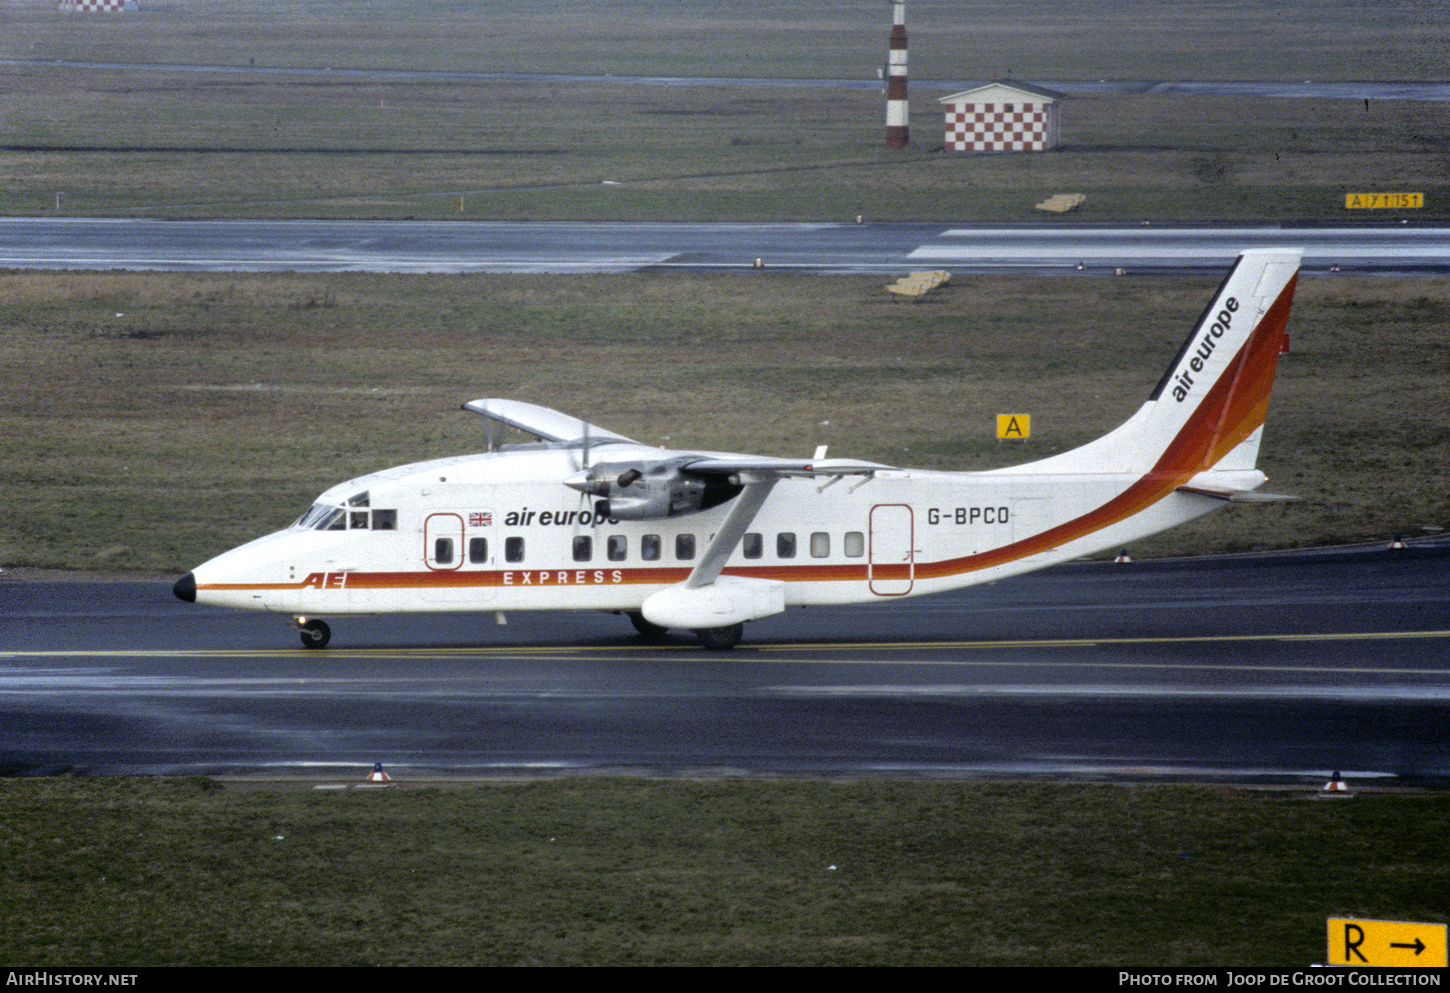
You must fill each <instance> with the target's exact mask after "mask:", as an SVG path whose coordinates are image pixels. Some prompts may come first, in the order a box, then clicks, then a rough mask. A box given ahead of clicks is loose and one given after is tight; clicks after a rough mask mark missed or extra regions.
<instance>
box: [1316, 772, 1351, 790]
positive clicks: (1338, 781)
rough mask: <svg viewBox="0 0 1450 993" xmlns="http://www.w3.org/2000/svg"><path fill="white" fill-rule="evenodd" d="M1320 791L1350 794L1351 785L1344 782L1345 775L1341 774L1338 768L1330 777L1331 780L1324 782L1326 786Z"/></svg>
mask: <svg viewBox="0 0 1450 993" xmlns="http://www.w3.org/2000/svg"><path fill="white" fill-rule="evenodd" d="M1319 792H1320V793H1343V794H1346V795H1348V794H1349V787H1348V786H1346V785H1345V784H1344V777H1343V776H1341V775H1340V774H1339V770H1338V769H1335V770H1334V773H1333V775H1331V776H1330V777H1329V782H1327V783H1325V784H1324V788H1323V789H1322V790H1320V791H1319Z"/></svg>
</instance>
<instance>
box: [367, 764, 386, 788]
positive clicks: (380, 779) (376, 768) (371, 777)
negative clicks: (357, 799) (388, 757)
mask: <svg viewBox="0 0 1450 993" xmlns="http://www.w3.org/2000/svg"><path fill="white" fill-rule="evenodd" d="M368 782H370V783H387V782H391V780H390V779H389V778H388V774H387V773H386V772H384V771H383V764H382V763H381V762H374V763H373V771H372V772H370V773H368Z"/></svg>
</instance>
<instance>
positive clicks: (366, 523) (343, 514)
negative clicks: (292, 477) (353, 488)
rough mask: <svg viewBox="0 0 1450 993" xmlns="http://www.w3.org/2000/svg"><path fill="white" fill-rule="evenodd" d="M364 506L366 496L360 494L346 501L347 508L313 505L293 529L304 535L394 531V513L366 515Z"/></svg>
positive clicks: (390, 511) (368, 513)
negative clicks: (324, 532)
mask: <svg viewBox="0 0 1450 993" xmlns="http://www.w3.org/2000/svg"><path fill="white" fill-rule="evenodd" d="M367 506H368V495H367V494H366V493H360V494H358V495H357V496H355V497H353V498H352V499H350V500H348V502H347V506H346V507H339V506H336V505H335V504H330V503H314V504H313V505H312V506H311V507H309V508H308V510H307V513H305V514H303V515H302V516H301V517H299V518H297V523H295V524H293V525H292V526H293V527H294V528H298V529H300V530H303V531H346V530H348V529H349V528H351V529H353V530H355V531H367V530H373V531H392V530H395V529H396V528H397V526H398V512H397V511H396V510H373V511H369V510H367V509H366V508H367ZM356 508H363V509H356Z"/></svg>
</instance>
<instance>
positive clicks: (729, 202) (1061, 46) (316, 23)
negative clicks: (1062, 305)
mask: <svg viewBox="0 0 1450 993" xmlns="http://www.w3.org/2000/svg"><path fill="white" fill-rule="evenodd" d="M263 7H264V8H265V10H266V11H267V13H268V15H269V16H267V17H258V16H256V11H257V9H258V8H257V7H256V6H255V5H253V6H249V7H247V8H245V9H243V8H237V7H235V6H234V5H229V4H226V3H223V2H221V0H176V2H174V3H171V4H167V5H165V6H164V7H157V8H155V9H152V10H147V11H142V12H141V13H140V14H139V15H132V16H129V17H127V16H125V15H118V16H113V17H109V18H107V17H99V16H94V17H74V16H65V15H61V14H59V13H57V12H56V11H55V10H54V9H53V7H51V6H46V5H43V4H40V3H25V2H21V0H3V2H0V16H3V17H4V18H5V28H6V30H5V31H3V32H0V57H6V58H14V59H21V60H27V63H28V64H24V65H12V66H0V174H3V175H5V176H6V179H7V181H6V182H5V183H4V184H0V213H10V214H46V213H52V212H55V211H56V210H60V211H62V212H64V213H66V214H70V215H84V216H128V217H130V216H163V217H192V216H308V217H313V216H321V217H358V216H363V217H436V218H458V217H466V218H509V219H551V218H576V219H577V218H591V219H593V218H599V219H654V220H840V219H844V218H848V217H852V216H855V215H856V214H864V215H865V216H867V217H870V218H873V219H878V220H932V221H940V220H960V221H1030V220H1042V219H1043V217H1044V215H1042V214H1041V213H1040V212H1037V211H1034V210H1033V205H1034V204H1036V203H1037V202H1039V201H1041V200H1042V199H1044V198H1045V197H1046V196H1047V195H1049V194H1051V193H1057V192H1080V193H1084V194H1085V195H1086V196H1087V198H1088V199H1087V201H1086V203H1085V204H1084V205H1083V207H1082V208H1081V209H1080V210H1079V211H1078V212H1077V213H1076V214H1074V215H1073V216H1074V217H1075V218H1080V219H1083V220H1090V221H1091V220H1098V221H1103V220H1137V219H1141V218H1149V219H1163V220H1246V219H1252V220H1259V219H1263V220H1301V221H1304V220H1313V221H1322V220H1333V219H1339V220H1343V219H1353V220H1361V219H1364V218H1363V217H1362V216H1360V215H1361V212H1354V213H1353V214H1347V212H1346V211H1345V209H1344V194H1345V193H1346V192H1350V191H1361V190H1363V191H1406V190H1408V191H1419V192H1424V193H1425V194H1426V206H1425V207H1424V208H1423V209H1422V210H1419V211H1416V212H1415V216H1417V217H1422V218H1427V219H1443V218H1445V217H1447V216H1450V195H1447V194H1450V174H1447V162H1450V103H1444V102H1441V103H1436V102H1421V103H1417V102H1403V101H1393V102H1377V103H1374V104H1373V105H1371V106H1367V107H1366V106H1362V105H1361V103H1360V102H1359V101H1349V100H1287V99H1242V98H1230V97H1202V98H1187V97H1163V96H1152V95H1139V96H1111V97H1110V96H1099V97H1073V98H1071V99H1069V100H1067V101H1066V102H1065V103H1064V105H1063V121H1064V123H1063V148H1062V149H1061V150H1060V151H1059V152H1056V153H1053V154H1050V155H994V156H963V155H948V154H945V153H943V152H942V151H941V146H942V127H941V115H940V109H939V107H938V105H937V103H936V100H937V98H938V97H940V96H943V95H945V92H944V91H942V90H930V89H926V88H925V87H924V86H919V87H918V88H917V89H916V90H914V91H913V98H912V103H913V108H912V115H913V116H912V120H913V135H914V141H913V145H912V147H911V148H910V149H909V150H906V151H899V152H891V151H888V150H886V149H885V148H883V147H882V145H883V134H884V130H883V129H884V110H883V103H882V94H881V93H880V92H879V91H876V90H874V89H868V90H849V89H815V88H793V87H741V86H729V85H720V86H663V85H644V86H642V85H624V84H615V83H611V82H609V80H608V79H607V78H606V79H593V80H586V81H569V80H560V79H468V78H452V79H438V78H433V79H417V78H401V77H393V78H386V77H385V78H378V77H359V76H340V75H336V74H332V75H328V74H324V73H318V74H316V75H281V74H277V73H269V72H267V71H266V70H268V69H269V68H271V69H276V68H298V67H301V68H315V69H327V68H329V67H338V68H349V69H351V68H370V69H387V70H427V71H456V72H523V73H541V72H543V73H564V72H582V73H590V74H597V75H604V76H607V75H625V74H648V75H663V76H697V75H708V76H719V77H725V78H731V77H743V76H763V77H786V78H840V79H857V80H859V79H866V80H870V79H874V78H875V74H876V71H877V68H878V67H879V66H880V64H881V61H882V59H883V55H884V51H885V47H884V46H885V35H886V31H887V28H888V25H887V23H886V13H887V11H886V6H885V4H883V3H881V2H880V0H871V2H865V0H860V2H856V3H848V4H832V5H831V6H830V10H829V13H822V11H821V9H820V6H819V5H818V4H811V3H806V2H804V0H781V2H778V3H774V4H766V5H765V6H764V7H763V8H759V7H752V8H751V9H750V12H749V14H742V13H741V10H740V9H739V8H738V7H735V6H729V5H725V4H720V3H715V2H713V0H692V2H690V3H684V4H669V5H661V4H651V3H626V4H619V5H615V4H608V5H606V4H599V3H594V2H578V3H571V4H564V5H560V4H554V3H549V4H544V3H528V2H525V3H521V4H518V5H514V6H511V7H510V15H509V17H507V18H500V17H497V16H495V15H494V13H493V12H492V10H491V8H480V7H478V6H477V5H474V4H465V3H461V2H459V0H422V2H420V3H417V4H408V5H406V6H404V5H400V4H387V3H382V2H380V0H379V2H365V3H359V4H349V5H346V6H345V7H328V6H326V5H318V4H315V3H308V4H302V3H293V2H290V0H276V2H273V3H270V4H264V5H263ZM912 12H913V13H912V17H913V22H912V24H913V26H912V38H913V52H912V59H913V67H914V68H913V72H914V73H915V74H916V77H917V78H918V79H921V80H925V79H928V78H935V79H960V80H981V79H989V78H992V77H993V76H994V75H1004V76H1005V75H1008V74H1009V72H1008V71H1009V70H1010V71H1011V73H1015V74H1016V75H1017V76H1018V77H1019V78H1024V79H1035V80H1052V79H1088V80H1092V79H1100V78H1106V79H1160V78H1162V79H1218V80H1222V79H1291V80H1298V79H1305V78H1311V79H1316V80H1325V79H1396V80H1425V79H1436V78H1443V77H1444V76H1445V71H1444V66H1443V59H1442V53H1443V52H1444V51H1445V50H1446V47H1447V41H1450V39H1447V34H1450V29H1447V28H1446V26H1445V25H1444V24H1443V23H1441V22H1440V21H1439V20H1438V19H1434V18H1430V17H1429V16H1427V15H1424V14H1422V13H1419V12H1417V10H1416V9H1414V8H1411V7H1404V8H1398V7H1397V8H1394V9H1392V10H1380V11H1377V13H1376V16H1375V17H1374V18H1371V19H1366V18H1365V17H1363V16H1361V8H1360V7H1358V6H1357V5H1353V4H1315V5H1304V6H1302V7H1296V6H1286V5H1284V4H1273V3H1255V2H1252V0H1233V2H1222V3H1209V4H1204V5H1195V6H1194V7H1193V8H1191V9H1182V8H1171V9H1167V8H1162V7H1161V5H1150V4H1147V3H1143V2H1139V0H1133V2H1129V3H1118V4H1089V5H1086V6H1083V7H1079V8H1075V9H1073V10H1064V9H1062V8H1061V7H1060V5H1050V4H1046V3H1043V2H1040V0H1039V2H1029V3H1024V4H1021V5H1015V4H1014V5H999V6H991V5H986V6H983V5H977V4H971V5H964V4H950V3H945V2H943V3H935V4H926V3H918V4H914V5H913V6H912ZM1107 36H1111V37H1112V38H1113V39H1114V44H1113V45H1112V46H1111V48H1108V47H1107V46H1102V45H1095V44H1090V43H1087V42H1088V41H1089V40H1090V39H1092V38H1095V37H1107ZM53 60H65V61H67V62H78V63H85V62H100V63H107V64H110V65H111V66H112V67H109V68H107V67H100V68H85V67H82V66H78V65H55V64H53ZM117 63H131V64H132V65H133V66H134V67H133V68H115V67H114V64H117ZM198 63H200V64H205V65H210V66H218V67H227V68H229V69H230V70H233V71H228V72H225V73H223V72H209V73H208V72H180V71H172V70H165V69H160V68H148V67H149V66H156V65H158V64H183V65H185V64H198ZM606 183H608V184H609V185H605V184H606ZM58 194H59V200H57V195H58ZM460 198H461V202H462V210H460V209H459V203H460ZM57 204H59V206H57Z"/></svg>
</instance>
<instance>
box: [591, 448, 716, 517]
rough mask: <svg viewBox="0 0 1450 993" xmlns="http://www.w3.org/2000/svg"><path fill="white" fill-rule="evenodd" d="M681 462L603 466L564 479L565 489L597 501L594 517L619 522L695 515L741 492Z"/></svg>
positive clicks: (624, 463)
mask: <svg viewBox="0 0 1450 993" xmlns="http://www.w3.org/2000/svg"><path fill="white" fill-rule="evenodd" d="M684 461H685V460H680V459H669V460H665V461H661V462H601V463H599V464H598V465H594V466H590V467H589V469H587V470H585V471H583V472H577V473H575V474H574V475H572V476H570V477H569V478H567V479H565V480H564V485H565V486H569V487H572V488H573V489H576V490H578V491H579V492H581V493H587V494H589V495H590V496H592V497H597V498H599V499H598V500H596V502H595V505H594V506H595V513H596V514H597V515H599V516H603V517H612V518H614V519H615V520H618V521H648V520H654V519H657V518H661V517H679V516H681V515H682V514H693V513H695V512H696V511H699V510H708V509H709V508H710V507H715V506H718V505H719V504H722V503H724V502H725V501H726V500H729V499H730V498H731V497H733V496H735V495H736V494H737V493H739V492H740V490H741V486H740V485H739V484H737V483H731V482H730V481H729V480H728V479H726V478H725V477H723V476H721V475H719V474H717V473H692V472H690V471H689V470H687V469H685V468H683V463H684ZM601 504H602V505H604V506H601Z"/></svg>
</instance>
